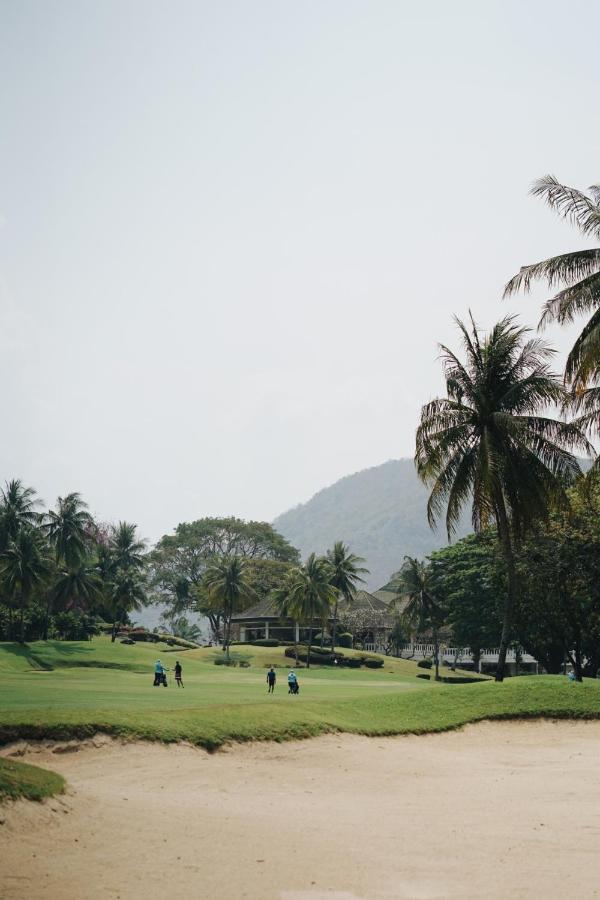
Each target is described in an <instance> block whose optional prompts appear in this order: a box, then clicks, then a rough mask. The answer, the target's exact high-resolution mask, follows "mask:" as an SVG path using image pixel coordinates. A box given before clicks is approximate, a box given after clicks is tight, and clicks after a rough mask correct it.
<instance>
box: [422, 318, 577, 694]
mask: <svg viewBox="0 0 600 900" xmlns="http://www.w3.org/2000/svg"><path fill="white" fill-rule="evenodd" d="M456 322H457V325H458V327H459V329H460V331H461V334H462V339H463V348H464V351H465V356H466V360H465V362H464V363H463V362H461V361H460V360H459V358H458V357H457V356H456V355H455V354H454V353H452V351H451V350H449V349H448V348H447V347H445V346H441V353H442V359H443V365H444V372H445V378H446V392H447V397H445V398H438V399H436V400H433V401H431V402H430V403H428V404H426V405H425V406H424V407H423V409H422V412H421V423H420V425H419V427H418V429H417V436H416V453H415V462H416V465H417V471H418V473H419V476H420V477H421V479H422V480H423V481H424V482H425V483H426V484H429V485H431V486H432V490H431V494H430V497H429V501H428V504H427V515H428V519H429V522H430V524H431V525H433V524H434V523H435V521H436V520H437V518H438V516H439V515H440V514H441V512H442V511H443V509H444V508H445V509H446V528H447V532H448V537H449V538H450V537H451V535H452V533H453V531H454V530H455V528H456V524H457V521H458V518H459V515H460V511H461V509H462V507H463V506H464V505H466V504H467V503H468V502H471V509H472V520H473V526H474V528H475V531H476V532H479V531H482V530H484V529H486V528H487V527H488V526H489V525H490V523H491V522H495V523H496V526H497V529H498V538H499V542H500V546H501V548H502V552H503V555H504V561H505V565H506V576H507V587H506V596H505V602H504V609H503V620H502V634H501V639H500V652H499V659H498V667H497V670H496V680H497V681H502V680H503V678H504V668H505V663H506V651H507V648H508V644H509V642H510V639H511V627H512V618H513V610H514V606H515V601H516V595H517V581H516V573H515V547H518V546H519V543H520V542H521V540H522V538H523V535H524V533H526V531H527V530H528V529H529V528H530V527H531V526H532V524H533V523H534V522H535V521H536V520H540V519H543V518H546V517H547V515H548V512H549V509H550V505H551V504H552V503H553V502H554V503H560V502H565V500H566V494H565V482H566V481H569V480H572V479H573V478H574V477H576V476H577V475H578V474H580V469H579V464H578V462H577V460H576V459H575V458H574V456H573V455H572V454H571V453H570V452H569V449H572V448H578V449H583V450H584V451H589V450H590V449H591V448H590V446H589V444H588V442H587V441H586V440H585V438H584V436H583V435H582V433H581V431H580V430H579V428H578V427H577V426H576V425H574V424H571V425H567V424H564V423H561V422H558V421H556V420H555V419H552V418H549V417H547V416H544V415H536V413H542V412H545V410H546V409H547V407H548V406H549V405H552V404H558V405H562V404H563V403H564V401H565V391H564V389H563V387H562V385H561V383H560V381H559V379H558V378H557V377H556V376H555V375H554V374H553V373H552V372H551V371H550V368H549V366H548V359H549V358H550V357H551V355H552V353H553V351H552V350H551V349H550V348H549V347H548V346H547V345H546V344H544V343H542V342H541V341H539V340H533V339H526V335H527V333H528V329H524V328H520V327H518V326H517V324H516V323H515V320H514V318H513V317H507V318H504V319H503V320H502V321H501V322H499V323H498V324H497V325H495V326H494V328H493V329H492V331H491V332H490V333H489V335H488V336H487V337H485V338H483V339H482V338H481V336H480V333H479V331H478V329H477V326H476V325H475V323H474V322H473V321H471V325H472V328H471V332H469V331H468V330H467V328H466V327H465V325H463V323H462V322H461V321H460V320H458V319H457V320H456Z"/></svg>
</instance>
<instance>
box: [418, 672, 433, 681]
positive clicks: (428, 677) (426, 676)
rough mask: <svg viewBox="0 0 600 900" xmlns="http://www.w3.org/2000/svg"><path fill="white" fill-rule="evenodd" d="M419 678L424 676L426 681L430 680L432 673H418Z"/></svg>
mask: <svg viewBox="0 0 600 900" xmlns="http://www.w3.org/2000/svg"><path fill="white" fill-rule="evenodd" d="M417 678H424V679H425V681H429V679H430V678H431V675H425V674H423V675H417Z"/></svg>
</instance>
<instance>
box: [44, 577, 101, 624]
mask: <svg viewBox="0 0 600 900" xmlns="http://www.w3.org/2000/svg"><path fill="white" fill-rule="evenodd" d="M48 593H49V594H51V595H52V600H53V602H54V605H55V606H56V605H57V606H58V607H60V609H61V610H67V611H71V610H72V609H73V608H77V609H79V610H80V611H88V610H90V609H91V608H92V607H93V606H94V604H95V603H96V602H98V601H102V599H103V593H102V580H101V578H100V576H99V574H98V571H97V569H96V567H95V566H88V565H85V564H84V563H82V564H80V565H79V566H77V567H76V568H72V569H66V570H65V571H59V572H58V573H57V576H56V578H55V581H54V584H53V587H52V590H51V591H48ZM46 627H47V626H46Z"/></svg>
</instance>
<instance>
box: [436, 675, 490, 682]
mask: <svg viewBox="0 0 600 900" xmlns="http://www.w3.org/2000/svg"><path fill="white" fill-rule="evenodd" d="M440 681H443V682H444V684H474V683H475V682H476V681H481V679H480V678H469V676H468V675H462V676H461V675H459V676H458V678H446V677H443V676H442V678H440Z"/></svg>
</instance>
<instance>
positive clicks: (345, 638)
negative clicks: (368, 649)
mask: <svg viewBox="0 0 600 900" xmlns="http://www.w3.org/2000/svg"><path fill="white" fill-rule="evenodd" d="M353 640H354V638H353V636H352V635H351V634H350V632H349V631H343V632H342V633H341V634H338V635H336V643H337V645H338V647H346V648H347V649H348V650H351V649H352V642H353Z"/></svg>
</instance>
